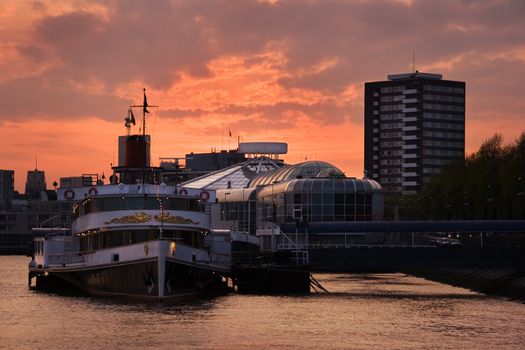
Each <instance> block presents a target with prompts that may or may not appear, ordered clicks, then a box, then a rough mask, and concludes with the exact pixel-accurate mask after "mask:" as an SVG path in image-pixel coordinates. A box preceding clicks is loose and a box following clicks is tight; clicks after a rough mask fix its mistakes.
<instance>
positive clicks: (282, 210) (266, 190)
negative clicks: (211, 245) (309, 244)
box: [211, 161, 384, 241]
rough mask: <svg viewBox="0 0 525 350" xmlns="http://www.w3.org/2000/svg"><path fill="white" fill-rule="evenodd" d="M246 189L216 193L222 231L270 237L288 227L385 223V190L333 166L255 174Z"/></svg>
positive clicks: (215, 214)
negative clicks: (382, 221)
mask: <svg viewBox="0 0 525 350" xmlns="http://www.w3.org/2000/svg"><path fill="white" fill-rule="evenodd" d="M230 176H231V174H230ZM243 184H244V186H242V187H237V188H235V187H236V186H229V187H227V188H224V187H223V188H216V189H215V195H216V202H217V203H216V205H215V206H213V207H212V210H211V214H212V222H215V223H216V224H215V226H216V227H221V228H231V229H235V230H239V231H244V232H249V233H251V234H256V235H257V236H265V235H266V236H267V235H268V234H269V233H268V232H269V231H268V230H269V229H271V228H275V227H280V226H281V225H283V224H296V225H298V226H302V227H305V226H308V225H310V224H315V225H316V226H317V227H318V226H319V225H323V224H325V223H326V224H328V223H330V224H331V225H332V226H333V225H334V224H335V223H341V224H343V226H344V223H345V222H350V221H371V220H382V218H383V201H384V196H383V191H382V188H381V185H380V184H379V183H377V182H376V181H374V180H370V179H356V178H350V177H346V176H345V175H344V173H343V172H342V171H341V170H340V169H338V168H337V167H335V166H334V165H332V164H330V163H327V162H322V161H308V162H303V163H299V164H295V165H287V166H282V167H276V168H275V169H273V170H269V171H265V172H260V173H257V174H252V176H251V178H250V179H249V181H246V182H244V183H243ZM214 218H215V219H214ZM288 226H289V225H288ZM343 226H341V227H343ZM341 230H344V228H341ZM311 234H315V233H314V232H311ZM334 234H336V235H337V234H338V233H337V232H334ZM325 237H326V235H325ZM264 238H265V237H263V241H264ZM331 241H334V240H333V239H331Z"/></svg>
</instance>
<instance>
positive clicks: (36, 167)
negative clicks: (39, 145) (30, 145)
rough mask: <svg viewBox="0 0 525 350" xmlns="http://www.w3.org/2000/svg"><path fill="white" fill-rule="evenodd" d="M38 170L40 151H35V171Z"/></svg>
mask: <svg viewBox="0 0 525 350" xmlns="http://www.w3.org/2000/svg"><path fill="white" fill-rule="evenodd" d="M37 170H38V153H35V171H37Z"/></svg>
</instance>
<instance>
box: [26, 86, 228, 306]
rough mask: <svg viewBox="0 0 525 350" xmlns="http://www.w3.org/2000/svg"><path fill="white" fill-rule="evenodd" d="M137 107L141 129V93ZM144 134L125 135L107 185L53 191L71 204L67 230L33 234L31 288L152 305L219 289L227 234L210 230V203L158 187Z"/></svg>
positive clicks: (156, 171) (181, 191) (225, 270)
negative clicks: (122, 153)
mask: <svg viewBox="0 0 525 350" xmlns="http://www.w3.org/2000/svg"><path fill="white" fill-rule="evenodd" d="M138 107H143V110H144V112H143V123H144V124H145V113H147V110H146V107H148V105H147V102H146V97H145V95H144V105H143V106H138ZM149 107H151V106H149ZM144 124H143V125H144ZM126 126H128V127H129V120H127V125H126ZM144 129H145V128H143V134H142V135H131V136H128V137H127V138H126V145H125V147H126V161H125V162H124V164H123V166H118V167H114V168H113V171H114V174H113V176H112V177H111V184H109V185H98V186H89V187H72V188H61V189H59V190H58V198H59V200H60V199H62V200H64V201H74V202H73V218H72V225H71V230H70V232H67V233H65V232H64V230H60V231H56V230H44V231H43V230H40V236H41V237H38V238H35V254H34V258H33V260H32V261H31V263H30V266H29V285H30V287H32V288H35V289H49V288H59V289H62V290H64V289H65V288H66V289H67V288H69V287H73V288H75V289H79V290H81V291H84V292H87V293H89V294H92V295H118V296H129V297H139V298H150V299H158V300H164V299H170V298H181V297H186V296H192V295H195V294H199V293H201V292H203V291H206V290H216V289H217V288H221V289H222V288H224V287H225V278H227V277H228V276H229V274H230V270H231V256H230V248H231V244H230V238H231V237H230V236H229V234H228V232H216V233H212V231H211V229H210V227H211V226H210V216H209V215H208V214H207V212H206V203H207V202H208V201H211V200H213V198H210V194H209V193H207V192H196V191H194V192H195V193H188V191H187V190H184V189H177V187H176V186H168V185H165V184H163V183H160V184H159V183H158V182H160V179H161V169H160V168H155V167H151V166H149V161H148V159H149V157H148V156H146V154H147V149H148V147H147V142H148V141H149V140H148V138H147V135H145V132H144Z"/></svg>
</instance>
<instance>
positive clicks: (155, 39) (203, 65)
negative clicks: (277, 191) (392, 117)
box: [0, 0, 525, 191]
mask: <svg viewBox="0 0 525 350" xmlns="http://www.w3.org/2000/svg"><path fill="white" fill-rule="evenodd" d="M414 50H415V52H416V69H418V70H419V71H423V72H432V73H441V74H443V75H444V78H445V79H450V80H460V81H466V83H467V117H466V118H467V119H466V120H467V121H466V125H467V131H466V149H467V153H471V152H473V151H475V150H477V148H478V147H479V145H480V144H481V142H482V141H483V140H485V139H486V138H488V137H490V136H492V135H493V134H494V133H496V132H498V133H501V134H502V135H503V137H504V140H505V141H506V142H512V141H513V140H514V139H515V138H517V137H518V135H519V134H520V133H521V132H522V131H524V130H525V115H524V111H525V1H522V0H516V1H510V0H508V1H507V0H491V1H489V0H487V1H468V0H465V1H449V0H436V1H431V0H425V1H423V0H422V1H416V0H414V1H410V0H407V1H394V0H392V1H381V0H373V1H372V0H371V1H357V0H356V1H351V0H348V1H330V0H323V1H307V0H301V1H299V0H298V1H255V0H254V1H248V0H224V1H221V0H217V1H212V0H205V1H204V0H203V1H199V0H191V1H162V0H156V1H149V0H143V1H134V0H114V1H111V0H108V1H94V0H85V1H83V0H64V1H60V0H54V1H52V2H51V1H29V0H28V1H23V0H0V98H1V109H0V137H1V139H2V147H1V148H0V169H13V170H15V172H16V173H15V174H16V179H15V187H16V188H17V189H18V190H20V191H23V188H24V184H25V177H26V172H27V170H31V169H34V167H35V155H36V154H38V168H39V169H41V170H45V172H46V180H47V184H48V187H51V184H52V182H53V181H55V180H56V181H58V180H59V178H60V177H61V176H78V175H80V174H82V173H99V174H101V173H102V172H105V173H106V175H107V174H108V173H109V172H110V164H111V163H112V162H114V163H116V159H117V158H118V157H117V136H118V135H121V134H124V133H125V129H124V117H125V116H126V112H127V106H128V105H131V104H140V103H141V102H142V88H143V87H145V88H146V89H147V91H148V102H149V103H150V104H155V105H159V106H160V108H158V109H155V110H152V113H151V114H150V115H149V116H148V131H149V133H151V134H152V137H153V145H152V159H154V160H155V163H157V164H158V161H157V159H158V157H169V156H182V155H184V154H185V153H188V152H190V151H194V152H207V151H210V149H211V148H212V147H216V148H217V149H220V148H221V143H222V136H221V135H222V133H223V132H224V147H225V148H227V147H228V137H227V135H228V130H231V132H232V135H233V137H232V138H231V139H230V144H231V147H232V148H233V147H234V146H235V145H236V142H237V137H238V136H241V137H242V138H243V140H244V141H284V142H287V143H288V145H289V154H288V155H286V156H285V160H286V161H287V162H290V163H297V162H299V161H301V160H304V158H305V157H308V159H322V160H325V161H328V162H330V163H333V164H334V165H336V166H338V167H339V168H341V169H342V170H343V171H344V172H345V173H346V174H347V175H348V176H358V177H360V176H362V171H363V157H364V154H363V153H364V151H363V133H364V131H363V84H364V82H365V81H375V80H384V79H386V76H387V74H391V73H403V72H410V71H411V70H412V54H413V51H414ZM134 131H135V132H138V125H137V127H136V128H135V129H134Z"/></svg>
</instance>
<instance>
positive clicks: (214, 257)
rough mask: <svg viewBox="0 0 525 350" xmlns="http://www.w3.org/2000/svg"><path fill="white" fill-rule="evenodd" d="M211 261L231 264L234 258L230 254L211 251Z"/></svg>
mask: <svg viewBox="0 0 525 350" xmlns="http://www.w3.org/2000/svg"><path fill="white" fill-rule="evenodd" d="M210 263H211V264H215V265H224V266H229V265H231V263H232V259H231V256H230V255H228V254H223V253H210Z"/></svg>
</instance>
